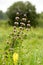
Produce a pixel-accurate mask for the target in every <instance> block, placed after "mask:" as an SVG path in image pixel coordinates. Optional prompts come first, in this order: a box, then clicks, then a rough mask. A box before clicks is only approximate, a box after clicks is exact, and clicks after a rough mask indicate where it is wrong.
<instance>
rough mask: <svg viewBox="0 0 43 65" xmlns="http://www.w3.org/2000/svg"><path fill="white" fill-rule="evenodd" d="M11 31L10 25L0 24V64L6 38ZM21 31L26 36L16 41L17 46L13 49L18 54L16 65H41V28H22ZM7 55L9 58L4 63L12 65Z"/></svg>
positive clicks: (42, 44) (42, 46)
mask: <svg viewBox="0 0 43 65" xmlns="http://www.w3.org/2000/svg"><path fill="white" fill-rule="evenodd" d="M17 29H18V28H17ZM11 32H13V27H12V26H8V25H4V26H3V25H2V26H0V59H1V60H0V65H3V64H2V62H3V60H2V56H3V53H4V48H5V46H6V40H7V39H8V35H9V34H10V33H11ZM23 32H24V33H25V34H27V36H26V38H24V39H23V41H22V43H20V44H18V43H17V44H18V46H19V47H16V48H15V51H14V52H18V54H20V58H19V64H18V65H43V28H40V27H37V28H31V29H30V30H28V31H26V29H24V30H23ZM18 41H19V40H18ZM8 56H9V58H8V60H7V62H6V64H5V65H13V62H12V58H11V57H10V55H8Z"/></svg>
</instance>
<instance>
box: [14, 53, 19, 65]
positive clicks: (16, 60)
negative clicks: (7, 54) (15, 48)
mask: <svg viewBox="0 0 43 65" xmlns="http://www.w3.org/2000/svg"><path fill="white" fill-rule="evenodd" d="M18 57H19V56H18V53H14V54H13V60H14V64H15V65H16V64H17V63H18Z"/></svg>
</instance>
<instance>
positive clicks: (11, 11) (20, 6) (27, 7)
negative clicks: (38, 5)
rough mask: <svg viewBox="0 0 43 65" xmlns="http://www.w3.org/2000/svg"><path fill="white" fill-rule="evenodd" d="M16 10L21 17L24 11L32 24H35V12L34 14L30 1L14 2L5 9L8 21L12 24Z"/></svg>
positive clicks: (34, 10)
mask: <svg viewBox="0 0 43 65" xmlns="http://www.w3.org/2000/svg"><path fill="white" fill-rule="evenodd" d="M17 11H18V12H19V13H20V17H21V18H22V17H23V14H25V13H26V15H27V19H29V20H30V21H31V25H32V26H36V25H37V21H36V18H37V14H36V9H35V6H33V5H32V4H31V3H30V2H25V3H24V2H21V1H19V2H16V3H14V4H13V5H12V6H10V7H9V8H8V10H7V15H8V17H9V23H10V24H11V25H14V21H15V16H16V12H17Z"/></svg>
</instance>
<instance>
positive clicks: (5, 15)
mask: <svg viewBox="0 0 43 65" xmlns="http://www.w3.org/2000/svg"><path fill="white" fill-rule="evenodd" d="M2 19H4V20H5V19H7V14H6V13H4V12H3V11H1V10H0V20H2Z"/></svg>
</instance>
